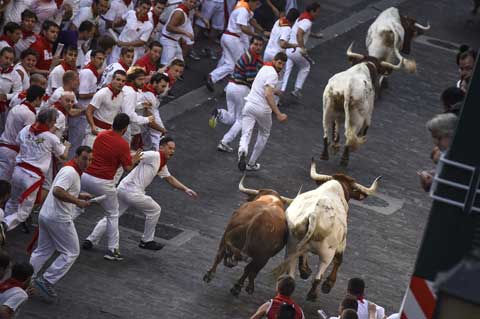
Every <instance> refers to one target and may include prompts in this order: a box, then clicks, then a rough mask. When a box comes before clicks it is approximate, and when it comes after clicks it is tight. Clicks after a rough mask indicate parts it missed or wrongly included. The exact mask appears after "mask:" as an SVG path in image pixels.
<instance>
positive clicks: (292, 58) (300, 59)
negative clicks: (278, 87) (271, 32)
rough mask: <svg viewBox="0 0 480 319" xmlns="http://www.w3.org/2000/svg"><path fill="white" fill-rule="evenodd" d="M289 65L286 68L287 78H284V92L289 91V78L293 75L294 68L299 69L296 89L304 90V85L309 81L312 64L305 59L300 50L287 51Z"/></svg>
mask: <svg viewBox="0 0 480 319" xmlns="http://www.w3.org/2000/svg"><path fill="white" fill-rule="evenodd" d="M287 56H288V60H287V65H286V66H285V76H284V77H283V83H282V91H285V90H286V89H287V85H288V78H289V77H290V73H292V69H293V66H296V67H298V74H297V80H296V81H295V89H299V90H301V89H302V88H303V83H305V80H306V79H307V76H308V73H310V63H309V62H308V61H307V59H305V57H304V56H303V55H302V54H301V53H300V50H298V49H297V50H295V52H293V49H287Z"/></svg>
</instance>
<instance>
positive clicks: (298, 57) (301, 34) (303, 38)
mask: <svg viewBox="0 0 480 319" xmlns="http://www.w3.org/2000/svg"><path fill="white" fill-rule="evenodd" d="M319 15H320V4H318V3H317V2H314V3H311V4H309V5H308V6H307V7H306V8H305V11H304V12H303V13H302V14H301V15H300V16H299V17H298V19H297V21H296V22H295V24H294V25H293V27H292V32H291V34H290V43H291V44H294V45H296V46H297V47H298V48H290V49H287V56H288V61H287V65H286V66H285V76H284V78H283V83H282V92H285V90H286V89H287V85H288V78H289V77H290V73H292V69H293V66H294V65H296V66H297V67H298V68H299V70H298V74H297V80H296V81H295V89H294V90H293V91H292V95H293V96H295V97H301V96H302V94H301V90H302V88H303V84H304V83H305V80H306V79H307V76H308V73H310V62H309V61H308V60H307V59H306V58H305V56H306V55H307V49H306V48H305V46H306V45H307V41H308V38H309V36H310V35H312V36H314V37H317V38H320V37H322V35H321V34H319V33H313V32H311V30H312V24H313V20H315V19H316V18H317V17H318V16H319Z"/></svg>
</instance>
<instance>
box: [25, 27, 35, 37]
mask: <svg viewBox="0 0 480 319" xmlns="http://www.w3.org/2000/svg"><path fill="white" fill-rule="evenodd" d="M22 35H23V39H25V38H28V37H31V36H32V35H35V32H33V31H27V30H23V29H22Z"/></svg>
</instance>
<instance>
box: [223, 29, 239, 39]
mask: <svg viewBox="0 0 480 319" xmlns="http://www.w3.org/2000/svg"><path fill="white" fill-rule="evenodd" d="M223 34H228V35H233V36H234V37H237V38H240V35H239V34H237V33H233V32H230V31H228V30H225V32H223Z"/></svg>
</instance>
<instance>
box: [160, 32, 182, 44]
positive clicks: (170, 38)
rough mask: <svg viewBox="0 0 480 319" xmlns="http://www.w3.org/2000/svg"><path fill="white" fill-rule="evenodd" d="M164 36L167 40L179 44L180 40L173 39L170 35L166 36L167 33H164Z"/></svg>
mask: <svg viewBox="0 0 480 319" xmlns="http://www.w3.org/2000/svg"><path fill="white" fill-rule="evenodd" d="M162 36H164V37H165V38H167V39H169V40H172V41H175V42H178V40H177V39H175V38H172V37H171V36H169V35H166V34H165V33H162Z"/></svg>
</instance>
